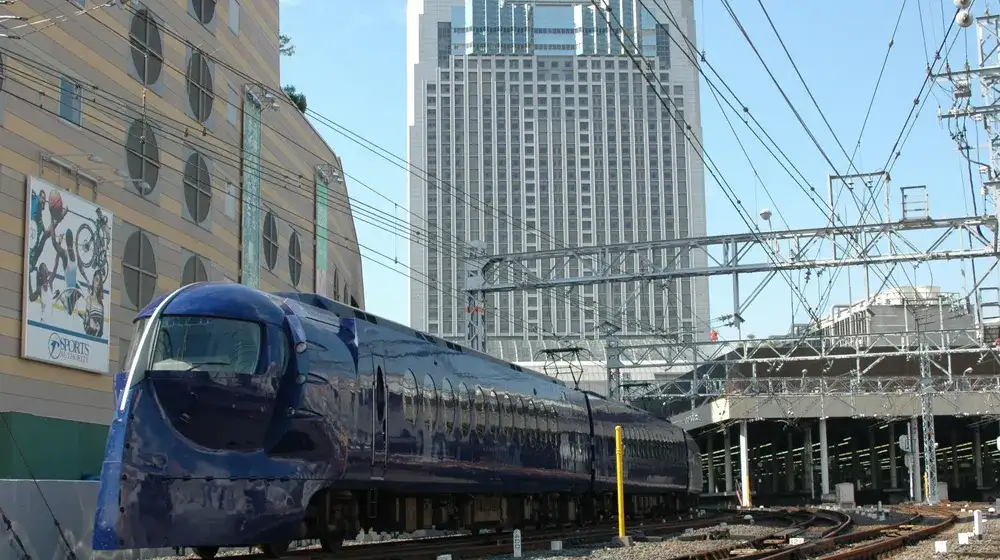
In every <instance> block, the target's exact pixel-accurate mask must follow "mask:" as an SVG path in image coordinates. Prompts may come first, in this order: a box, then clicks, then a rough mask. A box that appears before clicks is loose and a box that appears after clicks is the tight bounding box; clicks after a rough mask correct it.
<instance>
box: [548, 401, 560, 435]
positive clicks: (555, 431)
mask: <svg viewBox="0 0 1000 560" xmlns="http://www.w3.org/2000/svg"><path fill="white" fill-rule="evenodd" d="M549 413H550V414H552V419H551V422H550V423H551V426H550V427H551V428H552V437H553V438H554V439H555V440H556V442H557V443H558V441H559V440H560V439H561V438H560V437H559V436H560V432H559V410H558V409H557V408H555V407H550V408H549Z"/></svg>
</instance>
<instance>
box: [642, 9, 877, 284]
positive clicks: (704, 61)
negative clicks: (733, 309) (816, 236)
mask: <svg viewBox="0 0 1000 560" xmlns="http://www.w3.org/2000/svg"><path fill="white" fill-rule="evenodd" d="M652 1H653V2H654V4H655V5H657V7H658V8H660V9H661V10H663V11H665V14H666V15H667V18H668V20H669V21H670V22H671V23H673V24H674V26H675V28H677V29H678V30H681V26H680V24H679V23H678V22H677V19H676V17H675V16H674V14H673V12H672V10H671V8H670V6H669V5H668V4H667V5H664V6H660V5H659V4H658V3H656V1H655V0H652ZM639 2H640V3H641V4H643V6H644V7H645V8H646V10H647V11H648V10H649V8H648V6H645V1H644V0H639ZM679 34H680V36H681V38H682V39H683V40H684V41H685V43H687V45H688V47H689V48H684V47H683V46H681V45H680V44H679V43H677V41H676V40H675V39H674V35H677V34H676V33H672V34H670V39H671V41H672V42H673V43H674V44H675V45H677V46H678V47H680V51H681V52H682V53H683V54H684V55H685V56H686V57H687V58H688V59H689V60H690V61H691V62H692V64H694V65H695V66H696V67H697V68H698V69H699V72H700V73H701V74H702V76H703V77H704V78H705V79H706V81H707V82H708V83H709V85H710V87H711V86H712V85H713V83H712V82H713V80H712V78H711V77H710V76H708V75H707V74H706V73H705V72H704V70H703V69H702V66H706V67H708V68H709V70H711V71H712V73H713V74H714V75H715V77H716V79H718V80H719V81H721V82H722V83H723V85H724V86H725V87H726V89H727V90H728V92H729V93H730V94H731V95H732V96H733V97H734V98H735V99H736V100H737V102H738V103H740V105H742V106H743V107H744V112H745V113H746V114H747V115H749V116H750V118H751V120H752V121H753V122H754V124H756V125H757V126H758V127H759V128H761V129H762V130H763V127H762V125H761V124H760V123H759V122H758V121H757V120H756V118H754V117H753V114H752V112H750V110H749V109H748V108H747V107H746V106H745V105H744V104H743V103H742V102H740V101H739V99H738V97H736V94H735V93H734V92H732V88H730V87H729V86H728V85H727V84H726V83H725V80H724V78H722V77H721V76H720V75H719V73H718V72H717V71H716V70H715V69H714V68H713V67H712V65H711V63H710V62H709V61H708V60H707V59H706V57H705V56H704V55H702V57H701V61H700V63H699V62H698V61H695V59H694V57H692V56H691V55H690V54H689V52H688V50H689V49H690V51H691V52H697V47H696V46H695V44H694V42H693V41H692V40H691V39H690V38H688V37H687V34H686V33H684V32H683V31H680V32H679ZM716 91H718V89H717V88H716ZM744 124H746V125H747V126H748V127H749V123H747V122H746V121H744ZM751 130H753V129H752V128H751ZM765 135H766V131H765ZM769 139H770V138H769ZM758 140H760V137H759V136H758ZM772 142H773V139H772ZM765 147H766V145H765ZM769 152H771V155H772V156H774V153H773V151H770V150H769ZM785 157H786V158H787V156H785ZM776 159H777V158H776ZM779 163H781V162H780V161H779ZM791 165H792V168H793V169H794V164H791ZM782 167H784V166H782ZM785 170H786V172H788V169H787V168H785ZM799 175H800V176H802V175H801V172H799ZM802 177H803V179H805V177H804V176H802ZM792 178H793V181H794V182H795V183H796V184H797V185H798V186H799V187H800V188H802V189H803V190H804V192H806V194H807V195H808V196H809V199H810V201H812V202H813V204H815V205H816V206H817V207H819V208H820V209H821V210H823V211H824V212H829V213H830V215H832V216H833V218H834V222H835V223H837V222H839V224H840V225H843V226H845V227H847V224H846V223H845V222H844V221H843V220H842V219H841V218H840V217H839V215H838V213H837V212H835V211H834V208H835V207H834V206H831V205H830V203H829V202H827V201H826V200H824V199H822V198H820V199H817V197H815V196H813V194H815V189H814V188H810V189H808V190H807V189H805V187H804V186H803V185H802V183H800V182H799V181H798V180H797V179H796V178H795V177H792ZM806 181H807V182H808V180H806ZM847 242H848V243H849V244H853V245H854V246H856V248H858V249H859V250H860V249H861V248H862V246H861V245H860V242H859V241H857V240H854V239H850V238H849V239H848V240H847ZM834 243H835V244H836V240H834ZM895 266H896V265H893V268H892V269H890V273H889V274H888V275H885V276H884V277H883V282H882V287H880V288H879V289H878V291H881V290H882V289H883V288H884V286H885V285H886V284H887V283H888V282H889V280H890V279H891V272H892V270H894V268H895ZM880 268H881V267H876V272H877V273H878V270H879V269H880Z"/></svg>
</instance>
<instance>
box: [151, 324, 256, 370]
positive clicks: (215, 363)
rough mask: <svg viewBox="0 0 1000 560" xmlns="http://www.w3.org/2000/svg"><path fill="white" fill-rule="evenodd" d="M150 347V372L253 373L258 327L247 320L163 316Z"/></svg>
mask: <svg viewBox="0 0 1000 560" xmlns="http://www.w3.org/2000/svg"><path fill="white" fill-rule="evenodd" d="M155 344H156V345H155V346H154V348H153V359H152V364H153V365H152V367H151V368H150V369H151V370H153V371H195V370H197V371H212V372H225V373H255V372H256V371H257V364H258V363H259V361H260V349H261V327H260V325H258V324H257V323H252V322H249V321H237V320H233V319H218V318H208V317H163V318H162V319H161V320H160V329H159V331H158V332H157V336H156V343H155Z"/></svg>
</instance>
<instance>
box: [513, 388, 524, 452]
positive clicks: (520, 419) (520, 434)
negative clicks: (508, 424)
mask: <svg viewBox="0 0 1000 560" xmlns="http://www.w3.org/2000/svg"><path fill="white" fill-rule="evenodd" d="M524 426H525V422H524V399H522V398H521V397H517V398H516V399H515V400H514V438H515V439H516V440H517V441H519V442H524Z"/></svg>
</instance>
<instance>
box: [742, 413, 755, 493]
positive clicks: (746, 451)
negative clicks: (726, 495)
mask: <svg viewBox="0 0 1000 560" xmlns="http://www.w3.org/2000/svg"><path fill="white" fill-rule="evenodd" d="M740 492H741V493H742V498H741V500H740V501H741V503H742V504H743V507H750V506H751V505H753V504H751V503H750V447H749V442H748V441H747V421H746V420H740Z"/></svg>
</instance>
